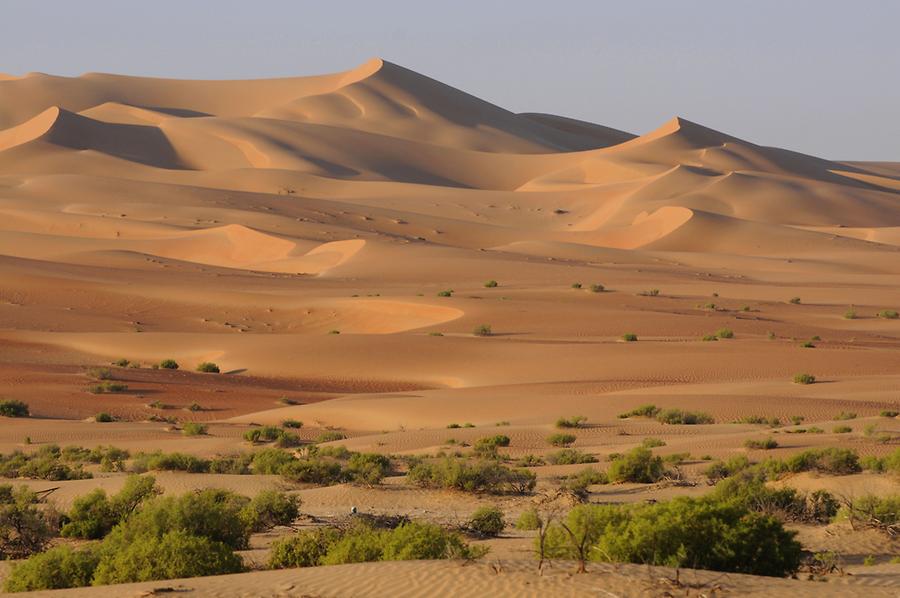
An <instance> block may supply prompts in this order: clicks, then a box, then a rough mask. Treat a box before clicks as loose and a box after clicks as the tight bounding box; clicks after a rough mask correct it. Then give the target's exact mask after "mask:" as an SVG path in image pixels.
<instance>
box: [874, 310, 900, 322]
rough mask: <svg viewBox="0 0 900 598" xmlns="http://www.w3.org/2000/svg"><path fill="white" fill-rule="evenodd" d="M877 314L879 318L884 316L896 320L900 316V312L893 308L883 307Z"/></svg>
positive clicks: (886, 318)
mask: <svg viewBox="0 0 900 598" xmlns="http://www.w3.org/2000/svg"><path fill="white" fill-rule="evenodd" d="M875 315H877V316H878V317H879V318H884V319H885V320H896V319H897V318H900V314H898V313H897V312H896V311H895V310H893V309H883V310H881V311H880V312H878V313H877V314H875Z"/></svg>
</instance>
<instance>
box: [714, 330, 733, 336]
mask: <svg viewBox="0 0 900 598" xmlns="http://www.w3.org/2000/svg"><path fill="white" fill-rule="evenodd" d="M716 336H717V337H719V338H734V331H733V330H731V328H719V329H718V330H716Z"/></svg>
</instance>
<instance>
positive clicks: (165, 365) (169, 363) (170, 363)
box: [159, 359, 178, 370]
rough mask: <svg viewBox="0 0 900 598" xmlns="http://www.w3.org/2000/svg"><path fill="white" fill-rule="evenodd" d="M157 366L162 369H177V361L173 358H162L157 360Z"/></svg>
mask: <svg viewBox="0 0 900 598" xmlns="http://www.w3.org/2000/svg"><path fill="white" fill-rule="evenodd" d="M159 367H160V368H162V369H164V370H177V369H178V362H177V361H175V360H174V359H163V360H162V361H160V362H159Z"/></svg>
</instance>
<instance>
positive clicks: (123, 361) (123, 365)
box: [113, 358, 131, 368]
mask: <svg viewBox="0 0 900 598" xmlns="http://www.w3.org/2000/svg"><path fill="white" fill-rule="evenodd" d="M113 365H114V366H116V367H120V368H127V367H128V366H129V365H131V362H130V361H128V360H127V359H124V358H122V359H117V360H115V361H114V362H113Z"/></svg>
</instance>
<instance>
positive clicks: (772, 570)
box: [546, 498, 801, 576]
mask: <svg viewBox="0 0 900 598" xmlns="http://www.w3.org/2000/svg"><path fill="white" fill-rule="evenodd" d="M795 535H796V533H795V532H789V531H786V530H785V529H784V528H783V526H782V524H781V523H780V522H779V521H778V520H776V519H775V518H773V517H771V516H767V515H762V514H759V513H753V512H749V511H747V510H746V509H743V508H741V507H740V506H737V505H734V504H731V503H727V502H720V501H713V500H708V499H692V498H676V499H674V500H671V501H667V502H661V503H657V504H649V505H634V506H625V507H622V506H599V505H582V506H578V507H575V508H574V509H572V511H570V512H569V514H568V516H567V517H566V518H565V520H563V521H562V522H560V523H559V524H556V525H554V526H552V528H551V530H549V531H548V534H547V538H546V542H547V544H548V545H549V549H550V552H551V554H553V555H554V556H558V557H563V558H572V559H576V560H579V561H581V563H582V567H583V563H584V561H586V560H588V559H591V560H602V561H611V562H630V563H641V564H649V565H664V566H669V567H693V568H699V569H712V570H715V571H729V572H736V573H749V574H753V575H770V576H784V575H789V574H791V573H794V572H795V571H796V570H797V569H798V568H799V566H800V558H801V546H800V544H799V543H798V542H797V541H796V540H794V536H795Z"/></svg>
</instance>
